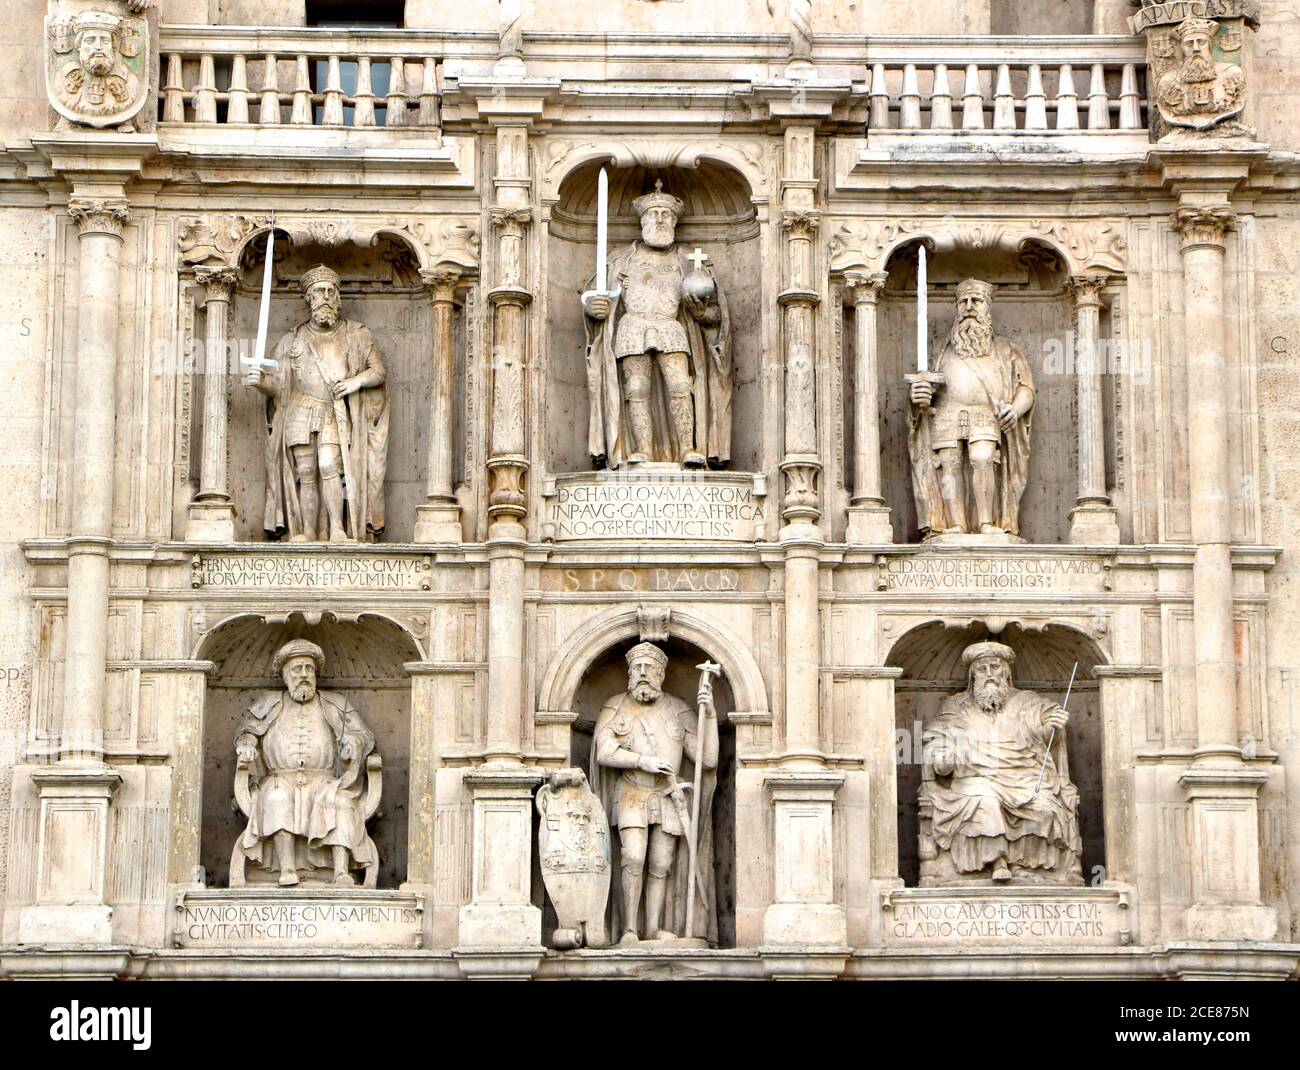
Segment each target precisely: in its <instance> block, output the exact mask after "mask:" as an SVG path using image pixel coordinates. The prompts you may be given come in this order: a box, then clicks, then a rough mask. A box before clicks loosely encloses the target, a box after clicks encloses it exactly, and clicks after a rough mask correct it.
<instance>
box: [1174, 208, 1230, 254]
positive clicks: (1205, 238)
mask: <svg viewBox="0 0 1300 1070" xmlns="http://www.w3.org/2000/svg"><path fill="white" fill-rule="evenodd" d="M1236 222H1237V213H1236V212H1234V211H1233V210H1232V209H1231V208H1229V207H1228V206H1227V205H1226V204H1198V205H1186V206H1184V207H1182V208H1179V209H1178V211H1176V212H1175V213H1174V226H1175V227H1176V228H1177V229H1178V233H1180V234H1181V235H1182V236H1183V248H1184V249H1190V248H1192V247H1194V246H1197V245H1217V246H1220V247H1222V246H1223V244H1224V240H1225V239H1226V237H1227V234H1228V231H1230V230H1231V229H1232V228H1233V226H1234V225H1235V224H1236Z"/></svg>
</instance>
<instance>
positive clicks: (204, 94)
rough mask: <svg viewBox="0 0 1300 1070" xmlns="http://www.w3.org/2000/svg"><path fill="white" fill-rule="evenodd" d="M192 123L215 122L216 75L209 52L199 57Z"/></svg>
mask: <svg viewBox="0 0 1300 1070" xmlns="http://www.w3.org/2000/svg"><path fill="white" fill-rule="evenodd" d="M194 121H195V122H196V123H215V122H216V121H217V75H216V69H215V65H214V64H213V62H212V53H211V52H204V53H203V54H202V55H200V56H199V80H198V82H197V83H196V84H195V86H194Z"/></svg>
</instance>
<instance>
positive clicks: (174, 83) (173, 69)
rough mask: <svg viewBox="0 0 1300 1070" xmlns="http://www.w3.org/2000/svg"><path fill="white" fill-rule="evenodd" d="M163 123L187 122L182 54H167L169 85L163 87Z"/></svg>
mask: <svg viewBox="0 0 1300 1070" xmlns="http://www.w3.org/2000/svg"><path fill="white" fill-rule="evenodd" d="M162 117H163V122H165V123H183V122H184V121H185V83H184V82H183V81H181V54H180V53H179V52H169V53H168V54H167V84H166V85H164V86H163V114H162Z"/></svg>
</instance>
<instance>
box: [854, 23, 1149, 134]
mask: <svg viewBox="0 0 1300 1070" xmlns="http://www.w3.org/2000/svg"><path fill="white" fill-rule="evenodd" d="M867 68H868V84H869V90H868V93H869V97H868V99H869V101H870V105H869V120H868V129H869V131H870V132H872V133H873V134H874V133H877V132H883V131H889V132H890V133H891V134H893V133H898V134H909V135H913V134H926V135H934V134H938V135H944V136H949V137H951V136H954V135H955V133H956V132H964V133H970V132H973V131H979V132H981V133H982V134H993V135H1019V136H1025V135H1031V136H1036V137H1037V136H1049V135H1056V134H1067V135H1078V134H1080V133H1087V134H1109V135H1112V136H1118V137H1127V138H1132V137H1133V136H1134V134H1135V133H1139V134H1141V136H1142V140H1144V141H1145V140H1146V129H1147V117H1146V107H1147V105H1146V94H1145V75H1146V68H1145V53H1144V52H1143V47H1142V43H1141V41H1139V40H1137V39H1136V38H1130V37H1108V36H1097V35H1093V36H1088V37H1039V38H1014V39H1012V38H1006V39H1003V38H996V37H964V38H963V37H933V38H919V39H918V38H873V39H872V40H871V41H869V42H868V44H867Z"/></svg>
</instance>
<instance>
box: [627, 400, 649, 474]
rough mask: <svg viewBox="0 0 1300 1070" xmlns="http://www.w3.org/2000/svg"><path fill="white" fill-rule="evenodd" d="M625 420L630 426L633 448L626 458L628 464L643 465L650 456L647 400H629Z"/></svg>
mask: <svg viewBox="0 0 1300 1070" xmlns="http://www.w3.org/2000/svg"><path fill="white" fill-rule="evenodd" d="M627 419H628V423H630V424H631V425H632V445H633V446H634V447H635V449H634V450H633V452H632V453H631V454H630V455H629V456H628V459H627V460H628V463H629V464H644V463H645V462H646V460H647V459H648V458H649V456H650V443H651V437H652V436H651V433H650V402H649V401H648V400H645V401H639V400H630V401H628V403H627Z"/></svg>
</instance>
